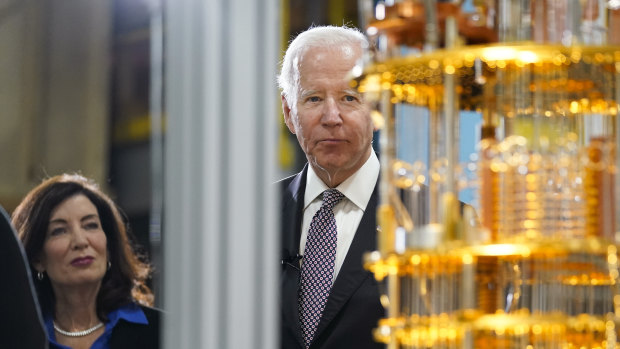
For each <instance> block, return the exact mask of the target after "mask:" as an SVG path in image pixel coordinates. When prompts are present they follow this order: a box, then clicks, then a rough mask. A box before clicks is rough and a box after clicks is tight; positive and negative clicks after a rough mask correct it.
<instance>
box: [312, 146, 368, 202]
mask: <svg viewBox="0 0 620 349" xmlns="http://www.w3.org/2000/svg"><path fill="white" fill-rule="evenodd" d="M377 178H379V159H377V155H376V154H375V152H374V151H371V152H370V156H369V157H368V160H366V162H365V163H364V165H362V167H360V169H359V170H357V171H356V172H355V173H354V174H352V175H351V176H350V177H349V178H347V179H346V180H345V181H344V182H342V183H340V185H339V186H337V187H336V189H338V191H340V192H341V193H343V194H344V196H346V197H347V199H349V200H350V201H351V202H353V203H354V204H355V205H356V206H357V207H359V208H360V209H362V210H366V205H368V201H370V197H371V196H372V192H373V190H374V189H375V185H376V184H377ZM327 189H329V187H328V186H327V185H326V184H325V183H324V182H323V181H322V180H321V179H320V178H319V176H317V174H316V173H315V172H314V169H313V168H312V166H308V178H307V179H306V194H305V195H304V210H305V209H306V208H308V206H309V205H310V204H311V203H312V202H313V201H314V200H315V199H316V198H317V197H318V196H319V195H321V193H322V192H324V191H325V190H327Z"/></svg>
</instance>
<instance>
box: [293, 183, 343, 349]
mask: <svg viewBox="0 0 620 349" xmlns="http://www.w3.org/2000/svg"><path fill="white" fill-rule="evenodd" d="M343 197H344V195H343V194H342V193H341V192H339V191H338V190H336V189H328V190H326V191H324V192H323V204H322V205H321V208H320V209H319V210H318V211H317V213H316V214H315V215H314V217H312V221H311V222H310V229H309V230H308V238H307V239H306V248H305V252H304V259H303V264H302V267H301V287H300V290H299V317H300V321H301V332H302V335H303V337H304V341H305V343H306V348H307V347H309V346H310V343H311V342H312V339H313V338H314V332H315V331H316V327H317V325H318V324H319V320H320V319H321V314H323V309H324V308H325V303H326V301H327V296H328V295H329V290H330V289H331V287H332V278H333V276H334V261H335V259H336V241H337V236H336V219H335V218H334V211H333V208H334V206H336V204H337V203H338V202H339V201H340V200H342V198H343Z"/></svg>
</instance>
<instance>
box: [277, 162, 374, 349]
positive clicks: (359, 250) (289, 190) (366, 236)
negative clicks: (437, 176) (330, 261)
mask: <svg viewBox="0 0 620 349" xmlns="http://www.w3.org/2000/svg"><path fill="white" fill-rule="evenodd" d="M307 173H308V164H306V166H305V167H304V169H303V170H302V171H301V172H300V173H298V174H297V175H294V176H291V177H288V178H286V179H283V180H281V181H280V182H279V184H280V189H281V193H282V201H281V204H282V207H281V208H282V211H281V214H282V218H281V220H282V225H281V242H282V246H281V247H282V276H281V290H280V292H281V297H280V308H281V326H280V332H281V333H280V335H281V348H286V349H293V348H304V345H303V339H302V335H301V328H300V324H299V310H298V306H297V292H298V289H299V281H300V274H301V272H300V268H299V256H298V253H299V241H300V239H301V223H302V219H303V205H304V189H305V187H306V176H307ZM377 200H378V196H377V184H375V188H374V191H373V193H372V196H371V198H370V201H369V202H368V206H367V207H366V210H365V212H364V215H363V217H362V220H361V222H360V225H359V227H358V229H357V231H356V233H355V237H354V238H353V241H352V242H351V247H350V248H349V251H348V253H347V256H346V258H345V260H344V263H343V264H342V267H341V269H340V272H339V273H338V277H337V278H336V280H335V281H334V284H333V286H332V289H331V292H330V294H329V297H328V298H327V303H326V305H325V310H324V311H323V316H322V318H321V321H320V322H319V325H318V327H317V330H316V333H315V336H314V340H313V342H312V344H311V346H310V348H334V349H348V348H351V349H353V348H356V349H365V348H369V349H370V348H377V349H383V348H384V347H385V346H384V345H382V344H380V343H377V342H375V341H374V339H373V336H372V331H373V329H375V328H376V327H377V322H378V320H379V319H380V318H382V317H384V316H385V315H384V309H383V307H382V306H381V303H380V301H379V287H378V283H377V281H376V280H375V278H374V276H373V275H372V273H370V272H369V271H367V270H365V269H364V267H363V265H362V262H363V261H362V259H363V255H364V253H365V252H368V251H374V250H376V248H377V242H376V234H377V232H376V231H377V223H376V211H377Z"/></svg>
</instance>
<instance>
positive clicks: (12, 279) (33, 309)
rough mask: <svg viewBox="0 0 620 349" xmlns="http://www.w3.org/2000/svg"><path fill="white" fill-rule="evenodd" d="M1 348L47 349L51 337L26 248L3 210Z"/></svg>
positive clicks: (0, 218)
mask: <svg viewBox="0 0 620 349" xmlns="http://www.w3.org/2000/svg"><path fill="white" fill-rule="evenodd" d="M0 273H1V275H2V281H1V282H0V313H1V314H2V317H1V320H0V347H3V348H22V349H43V348H47V347H48V343H47V333H46V332H45V327H44V326H43V318H42V316H41V311H40V309H39V302H38V300H37V298H36V292H35V290H34V285H33V284H32V279H31V275H30V267H29V265H28V260H27V259H26V253H25V252H24V248H23V246H22V244H21V242H20V241H19V239H18V238H17V234H16V232H15V229H13V226H12V225H11V222H10V220H9V215H8V214H7V213H6V211H5V210H4V209H3V208H2V207H0Z"/></svg>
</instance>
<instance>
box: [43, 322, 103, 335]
mask: <svg viewBox="0 0 620 349" xmlns="http://www.w3.org/2000/svg"><path fill="white" fill-rule="evenodd" d="M53 324H54V329H55V330H56V331H58V333H60V334H62V335H63V336H67V337H84V336H88V335H89V334H91V333H93V332H95V331H97V330H98V329H100V328H101V326H103V322H100V323H98V324H96V325H95V326H93V327H91V328H87V329H85V330H84V331H77V332H69V331H65V330H63V329H61V328H59V327H58V325H56V322H53Z"/></svg>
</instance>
